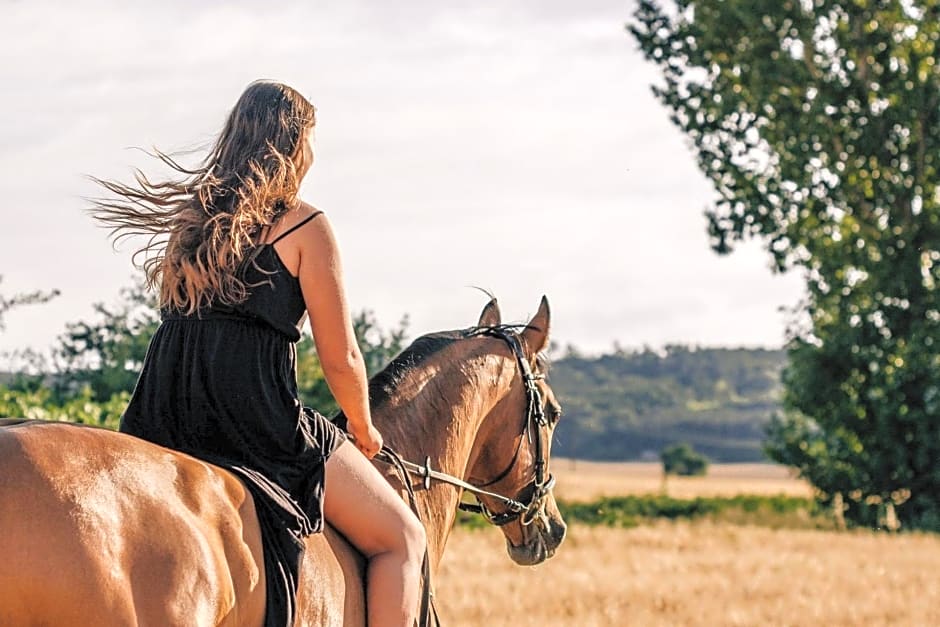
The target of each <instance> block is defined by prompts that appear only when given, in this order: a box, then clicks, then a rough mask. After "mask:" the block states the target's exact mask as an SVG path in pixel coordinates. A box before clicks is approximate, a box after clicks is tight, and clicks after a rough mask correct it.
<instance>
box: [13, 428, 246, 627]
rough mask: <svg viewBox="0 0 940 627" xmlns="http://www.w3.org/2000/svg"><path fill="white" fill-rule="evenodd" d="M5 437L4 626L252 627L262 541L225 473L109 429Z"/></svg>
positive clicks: (241, 493)
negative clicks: (164, 626) (206, 626)
mask: <svg viewBox="0 0 940 627" xmlns="http://www.w3.org/2000/svg"><path fill="white" fill-rule="evenodd" d="M0 427H2V428H0V530H2V533H0V556H2V559H0V625H7V624H10V625H18V626H19V625H24V626H26V625H71V624H87V625H92V624H93V625H102V626H108V625H122V626H124V625H141V626H142V625H182V624H186V625H199V626H201V625H245V626H256V625H260V624H261V621H262V613H263V610H264V581H263V576H262V575H263V571H262V570H261V568H262V566H261V564H262V562H261V544H260V534H259V532H258V527H257V524H256V523H255V522H254V516H255V512H254V506H253V503H252V501H251V499H250V497H249V496H248V494H247V492H246V491H245V490H244V489H243V488H242V487H241V484H239V483H238V481H237V480H236V479H235V478H234V477H232V476H231V475H230V474H229V473H225V472H222V471H220V470H219V469H217V468H214V467H211V466H209V465H208V464H204V463H202V462H199V461H198V460H195V459H193V458H191V457H188V456H185V455H181V454H178V453H174V452H173V451H169V450H167V449H163V448H161V447H158V446H154V445H153V444H150V443H147V442H144V441H142V440H138V439H137V438H133V437H130V436H127V435H124V434H119V433H115V432H111V431H107V430H104V429H95V428H89V427H80V426H76V425H68V424H63V423H44V422H37V421H0ZM246 520H247V521H252V522H251V524H245V523H244V521H246Z"/></svg>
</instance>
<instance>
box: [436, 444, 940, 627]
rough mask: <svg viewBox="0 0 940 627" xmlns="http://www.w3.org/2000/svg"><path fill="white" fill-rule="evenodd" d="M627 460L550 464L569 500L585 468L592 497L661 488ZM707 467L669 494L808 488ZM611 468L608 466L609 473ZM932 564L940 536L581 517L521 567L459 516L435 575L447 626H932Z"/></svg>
mask: <svg viewBox="0 0 940 627" xmlns="http://www.w3.org/2000/svg"><path fill="white" fill-rule="evenodd" d="M633 466H635V465H633V464H619V465H603V467H602V466H601V465H587V464H585V463H584V462H577V463H576V464H575V465H574V467H575V470H574V471H571V470H570V469H569V470H568V471H565V470H564V467H563V464H556V465H555V466H554V470H555V472H556V473H557V474H558V475H559V492H561V490H562V489H564V490H569V491H571V492H570V493H569V494H566V495H565V497H564V498H572V497H573V496H577V495H578V494H577V490H578V487H577V485H576V484H575V483H573V480H574V478H575V477H577V476H579V475H581V474H582V472H583V475H584V476H585V477H586V478H585V479H584V481H582V482H581V483H580V484H578V485H581V486H582V487H583V488H584V489H585V490H588V491H590V490H598V492H591V494H593V495H594V496H596V495H600V494H604V495H614V494H625V493H629V491H624V490H618V491H616V492H611V491H609V490H612V489H615V486H617V485H627V486H630V487H631V489H638V490H639V488H640V487H643V486H646V487H650V486H651V487H652V489H651V490H642V491H658V490H659V487H660V486H659V483H658V481H659V477H658V476H648V475H649V474H650V473H649V472H647V473H646V474H643V473H642V472H640V473H638V474H637V476H631V475H630V473H629V471H630V470H631V469H632V467H633ZM640 466H655V465H645V464H644V465H640ZM636 470H643V468H637V469H636ZM646 470H647V471H648V470H649V469H646ZM713 470H714V471H715V472H716V475H715V476H713V477H705V478H700V479H698V480H697V481H698V483H692V484H687V483H685V482H678V483H677V484H676V485H675V486H674V484H673V483H672V482H673V481H674V478H672V477H670V479H669V481H670V484H669V493H670V494H671V495H672V496H683V495H685V496H698V495H732V494H736V493H739V492H741V491H742V490H737V487H739V486H750V487H749V488H747V489H746V490H743V491H747V492H751V493H754V492H755V491H756V490H759V489H763V488H768V489H769V485H770V484H767V485H765V484H764V482H765V481H766V482H770V483H772V484H775V485H776V483H777V482H782V483H781V485H788V486H789V488H787V489H792V490H798V489H803V490H808V487H806V486H805V485H802V484H801V482H798V481H795V480H793V479H789V478H788V477H787V476H786V473H785V471H783V470H781V469H779V468H774V467H770V466H766V467H757V468H753V469H751V470H746V469H744V468H743V467H734V468H727V467H721V466H718V467H713ZM605 471H607V472H611V471H612V472H613V474H614V476H605ZM780 473H783V476H780ZM565 475H567V477H568V478H567V481H565V482H562V477H563V476H565ZM690 481H695V480H690ZM736 481H737V482H738V483H735V482H736ZM565 484H567V487H564V486H565ZM680 486H681V488H680ZM674 487H675V490H674V489H673V488H674ZM736 490H737V491H736ZM680 491H681V494H680ZM759 493H764V494H767V493H770V494H773V493H774V492H759ZM785 493H790V494H800V493H799V492H786V491H785ZM584 498H591V496H590V495H588V496H585V497H584ZM938 566H940V536H938V535H928V534H900V535H889V534H884V533H881V534H879V533H872V532H859V531H855V532H831V531H814V530H795V529H783V530H774V529H768V528H762V527H753V526H740V525H734V524H730V523H714V522H708V521H699V522H675V523H671V522H666V521H657V522H653V523H650V524H646V525H641V526H640V527H637V528H634V529H610V528H603V527H596V528H595V527H587V526H582V525H575V526H573V527H570V528H569V534H568V538H567V539H566V540H565V543H564V544H563V545H562V547H561V548H560V550H559V552H558V553H557V554H556V555H555V557H553V558H552V559H551V560H549V561H548V562H546V563H545V564H542V565H539V566H536V567H520V566H516V565H515V564H513V563H512V562H511V561H510V559H509V557H508V556H507V555H506V552H505V547H504V543H503V540H502V536H501V534H500V533H499V531H498V530H496V529H491V528H488V529H485V530H478V531H473V530H468V529H465V528H458V529H457V530H455V531H454V534H453V535H452V537H451V540H450V542H449V544H448V548H447V552H446V554H445V557H444V561H443V563H442V565H441V570H440V573H439V574H438V577H437V580H436V586H435V587H436V589H437V599H438V602H437V603H438V610H439V611H440V613H441V618H442V621H443V624H444V625H447V626H448V627H469V626H471V625H473V626H479V625H486V626H494V627H497V626H507V627H508V626H510V625H512V626H515V627H524V626H536V625H539V626H541V625H566V626H567V625H573V626H574V625H577V626H586V627H587V626H601V625H604V626H607V625H618V626H619V625H639V626H646V625H692V626H698V625H702V626H705V625H708V626H715V625H748V626H750V625H761V626H763V625H793V626H795V625H806V626H816V625H853V626H854V625H860V626H868V625H891V626H895V625H900V626H924V627H927V626H933V625H940V569H938Z"/></svg>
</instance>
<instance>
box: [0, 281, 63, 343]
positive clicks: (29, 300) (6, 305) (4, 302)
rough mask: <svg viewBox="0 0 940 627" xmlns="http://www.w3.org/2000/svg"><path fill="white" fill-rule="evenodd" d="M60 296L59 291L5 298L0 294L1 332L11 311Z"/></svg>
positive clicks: (37, 291)
mask: <svg viewBox="0 0 940 627" xmlns="http://www.w3.org/2000/svg"><path fill="white" fill-rule="evenodd" d="M2 282H3V276H2V275H0V283H2ZM58 295H59V290H52V291H51V292H43V291H40V290H36V291H34V292H28V293H26V294H14V295H13V296H4V295H3V294H0V331H2V330H3V328H4V327H3V318H4V317H5V316H6V314H7V313H8V312H9V311H10V310H11V309H13V308H15V307H20V306H22V305H36V304H40V303H46V302H49V301H50V300H52V299H53V298H55V297H56V296H58Z"/></svg>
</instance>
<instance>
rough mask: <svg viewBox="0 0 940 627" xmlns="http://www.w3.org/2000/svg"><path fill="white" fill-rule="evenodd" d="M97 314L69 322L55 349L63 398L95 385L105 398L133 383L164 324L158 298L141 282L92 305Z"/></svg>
mask: <svg viewBox="0 0 940 627" xmlns="http://www.w3.org/2000/svg"><path fill="white" fill-rule="evenodd" d="M94 310H95V313H96V314H97V318H96V319H95V320H93V321H91V322H87V321H79V322H73V323H69V324H68V325H67V326H66V331H65V333H64V334H63V335H62V336H61V337H60V338H59V344H58V346H56V347H55V348H54V349H53V361H54V364H55V368H56V370H57V373H56V376H55V381H56V384H55V388H56V392H57V394H58V396H59V397H60V398H67V397H69V396H73V395H75V394H78V393H80V392H81V390H82V389H83V388H85V387H88V388H90V389H91V392H92V396H93V398H94V400H96V401H99V402H104V401H107V400H108V399H110V398H111V397H112V396H114V395H115V394H117V393H119V392H130V391H132V390H133V389H134V384H135V383H136V382H137V376H138V374H139V373H140V368H141V366H143V363H144V357H146V355H147V348H148V346H149V345H150V338H151V337H152V336H153V334H154V332H155V331H156V330H157V326H159V324H160V320H159V316H158V315H157V309H156V301H155V299H154V297H153V295H152V294H150V293H149V292H148V291H147V288H146V286H145V285H144V284H143V283H137V284H135V285H134V286H132V287H128V288H124V289H122V290H121V300H120V302H119V303H118V304H117V305H114V306H108V305H105V304H104V303H96V304H95V305H94Z"/></svg>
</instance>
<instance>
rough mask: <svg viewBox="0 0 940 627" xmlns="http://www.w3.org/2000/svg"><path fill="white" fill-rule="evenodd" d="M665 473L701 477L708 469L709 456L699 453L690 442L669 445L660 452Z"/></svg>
mask: <svg viewBox="0 0 940 627" xmlns="http://www.w3.org/2000/svg"><path fill="white" fill-rule="evenodd" d="M660 459H661V460H662V462H663V474H666V475H680V476H685V477H699V476H702V475H704V474H705V473H706V472H707V471H708V458H706V457H705V456H704V455H702V454H700V453H697V452H696V451H695V449H693V448H692V447H691V446H690V445H689V444H688V443H686V442H682V443H680V444H673V445H672V446H667V447H666V448H664V449H663V450H662V452H661V453H660Z"/></svg>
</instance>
